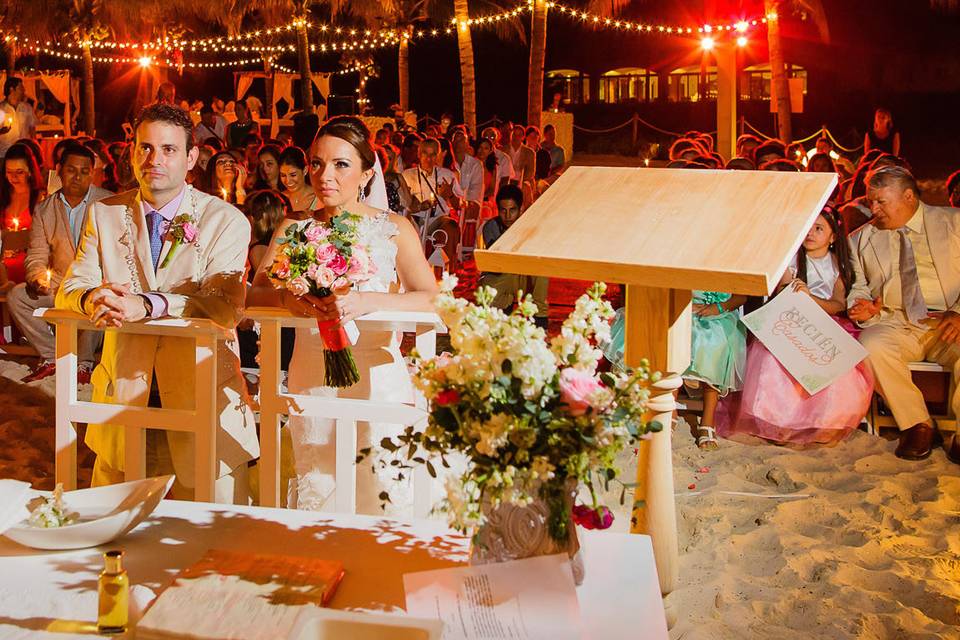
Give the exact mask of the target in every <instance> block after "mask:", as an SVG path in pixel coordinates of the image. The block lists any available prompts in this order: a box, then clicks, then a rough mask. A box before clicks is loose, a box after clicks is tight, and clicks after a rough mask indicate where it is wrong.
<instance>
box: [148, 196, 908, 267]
mask: <svg viewBox="0 0 960 640" xmlns="http://www.w3.org/2000/svg"><path fill="white" fill-rule="evenodd" d="M162 229H163V216H161V215H160V213H159V212H157V211H151V212H150V213H148V214H147V230H148V231H149V232H150V257H151V258H153V270H154V271H156V270H157V264H158V263H159V262H160V249H162V248H163V233H162ZM911 255H913V254H911ZM914 271H916V270H914Z"/></svg>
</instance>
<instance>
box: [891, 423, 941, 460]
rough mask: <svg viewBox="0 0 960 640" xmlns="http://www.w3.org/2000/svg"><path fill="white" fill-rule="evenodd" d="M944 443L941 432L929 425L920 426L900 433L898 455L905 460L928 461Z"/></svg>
mask: <svg viewBox="0 0 960 640" xmlns="http://www.w3.org/2000/svg"><path fill="white" fill-rule="evenodd" d="M942 441H943V438H942V437H941V436H940V432H939V431H937V430H936V429H934V428H933V427H931V426H930V425H927V424H918V425H914V426H912V427H910V428H909V429H905V430H903V431H901V432H900V444H898V445H897V450H896V454H897V457H898V458H903V459H904V460H926V459H927V458H929V457H930V454H931V453H932V452H933V448H934V447H935V446H937V445H939V444H940V443H941V442H942Z"/></svg>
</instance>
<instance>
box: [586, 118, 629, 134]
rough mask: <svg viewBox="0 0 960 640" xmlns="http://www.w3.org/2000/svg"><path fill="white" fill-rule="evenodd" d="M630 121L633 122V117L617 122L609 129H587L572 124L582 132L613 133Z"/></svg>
mask: <svg viewBox="0 0 960 640" xmlns="http://www.w3.org/2000/svg"><path fill="white" fill-rule="evenodd" d="M632 122H633V118H630V119H629V120H627V121H626V122H624V123H623V124H618V125H617V126H615V127H611V128H609V129H587V128H586V127H580V126H577V125H573V128H574V129H576V130H578V131H583V132H584V133H613V132H614V131H618V130H620V129H623V128H624V127H625V126H627V125H629V124H631V123H632Z"/></svg>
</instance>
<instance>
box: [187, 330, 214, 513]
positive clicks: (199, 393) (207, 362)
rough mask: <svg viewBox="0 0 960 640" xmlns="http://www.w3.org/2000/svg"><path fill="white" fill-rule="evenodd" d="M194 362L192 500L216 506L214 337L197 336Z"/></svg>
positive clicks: (209, 333)
mask: <svg viewBox="0 0 960 640" xmlns="http://www.w3.org/2000/svg"><path fill="white" fill-rule="evenodd" d="M194 353H195V359H196V365H195V366H196V378H195V381H196V395H195V397H194V401H193V402H194V411H195V412H196V420H197V427H196V431H195V432H194V434H193V453H194V456H196V458H195V459H194V474H193V475H194V488H193V499H194V500H196V501H197V502H216V490H215V488H214V485H215V483H216V481H217V475H218V473H217V472H218V470H219V463H218V462H217V447H216V439H217V429H218V428H219V415H218V414H219V412H218V411H217V397H218V393H219V389H218V387H217V336H216V334H215V333H213V332H211V331H208V332H206V333H203V334H201V335H197V344H196V347H195V348H194Z"/></svg>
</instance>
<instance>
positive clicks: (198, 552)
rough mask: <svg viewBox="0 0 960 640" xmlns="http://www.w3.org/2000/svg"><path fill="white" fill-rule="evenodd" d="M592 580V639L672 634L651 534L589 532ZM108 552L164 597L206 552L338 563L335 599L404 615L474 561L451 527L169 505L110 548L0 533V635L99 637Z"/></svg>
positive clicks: (587, 619) (586, 586)
mask: <svg viewBox="0 0 960 640" xmlns="http://www.w3.org/2000/svg"><path fill="white" fill-rule="evenodd" d="M580 534H581V543H582V545H583V549H584V554H585V565H586V579H585V581H584V583H583V585H582V586H580V587H579V588H578V589H577V596H578V599H579V601H580V609H581V616H582V618H583V622H584V628H585V629H587V630H588V633H589V636H587V637H589V638H598V639H600V638H602V639H605V640H615V639H619V638H638V639H644V640H645V639H647V638H650V639H666V638H667V628H666V621H665V618H664V613H663V604H662V600H661V598H660V592H659V587H658V583H657V575H656V568H655V566H654V561H653V550H652V547H651V545H650V539H649V538H648V537H647V536H640V535H629V534H617V533H608V532H589V531H588V532H584V531H582V530H581V531H580ZM107 548H116V549H123V550H124V551H125V552H126V559H125V562H126V568H127V571H128V574H129V576H130V583H131V585H144V586H146V587H149V588H150V589H152V590H153V591H155V592H157V593H159V592H160V591H161V590H162V589H163V588H164V587H166V586H167V585H168V584H169V583H170V582H171V581H172V579H173V577H174V575H176V573H177V572H178V571H179V570H180V569H182V568H184V567H186V566H188V565H190V564H192V563H193V562H195V561H197V560H198V559H199V558H200V557H201V556H202V555H203V554H204V552H205V551H206V550H207V549H210V548H220V549H228V550H234V551H250V552H260V553H278V554H287V555H303V556H315V557H320V558H328V559H331V560H334V559H335V560H340V561H342V562H343V564H344V567H345V569H346V576H345V577H344V579H343V582H342V583H341V584H340V587H339V588H338V589H337V592H336V595H335V596H334V598H333V601H332V602H331V606H332V607H333V608H336V609H368V610H382V611H399V610H402V608H403V606H404V593H403V581H402V578H401V577H402V575H403V574H404V573H408V572H413V571H426V570H431V569H440V568H443V567H450V566H455V565H458V564H462V563H465V562H466V560H467V549H468V541H467V539H465V538H463V537H461V536H459V535H457V534H456V533H454V532H452V531H450V530H449V529H447V528H446V527H445V526H444V525H443V524H442V523H439V522H428V521H416V522H409V521H408V522H403V521H397V520H387V519H381V518H376V517H370V516H347V515H340V514H337V515H333V514H318V513H311V512H306V511H293V510H286V509H267V508H261V507H231V506H225V505H212V504H203V503H193V502H178V501H173V500H165V501H163V502H162V503H161V504H160V506H159V507H158V509H157V510H156V512H155V513H154V514H153V517H151V518H150V519H148V520H147V521H145V522H144V523H143V524H141V525H140V526H139V527H138V528H137V529H135V530H134V531H133V532H131V533H129V534H128V535H127V536H125V537H123V538H121V539H119V540H117V541H115V542H114V543H112V544H110V545H108V546H107V547H103V548H96V549H83V550H79V551H63V552H44V551H38V550H34V549H28V548H25V547H21V546H20V545H17V544H15V543H13V542H11V541H9V540H7V539H6V538H0V638H3V639H4V640H7V639H20V638H50V639H54V638H57V639H61V640H65V639H67V638H74V637H75V638H83V637H85V636H86V637H89V633H90V631H91V628H92V623H94V622H95V621H96V610H97V575H98V574H99V572H100V571H101V569H102V568H103V561H102V558H101V553H102V552H103V551H104V550H105V549H107Z"/></svg>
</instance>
